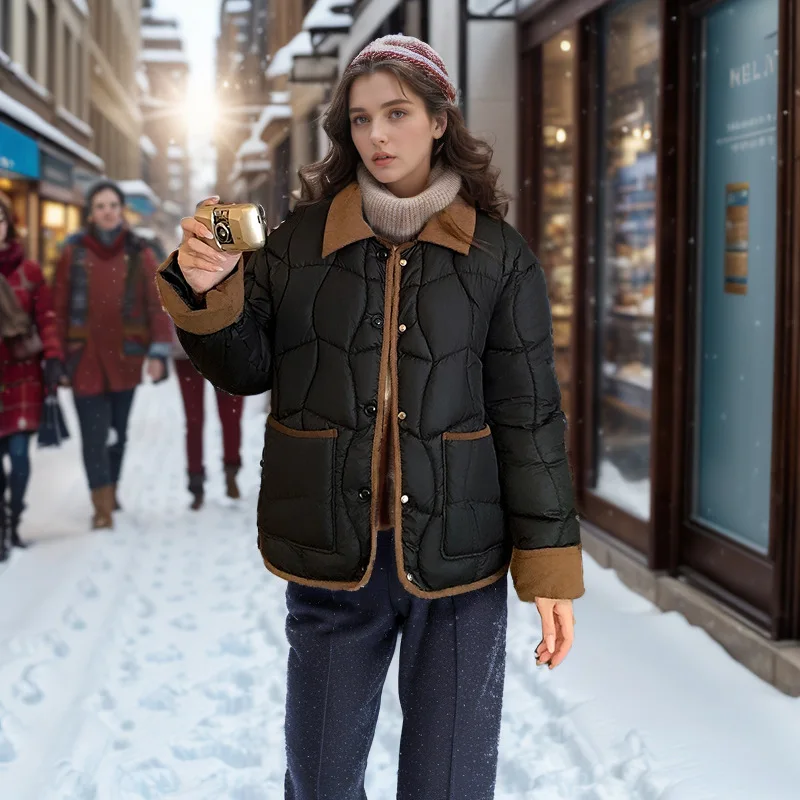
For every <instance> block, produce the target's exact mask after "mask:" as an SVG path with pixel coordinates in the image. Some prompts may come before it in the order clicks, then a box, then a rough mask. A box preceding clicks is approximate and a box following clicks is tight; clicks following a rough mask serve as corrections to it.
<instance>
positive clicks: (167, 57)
mask: <svg viewBox="0 0 800 800" xmlns="http://www.w3.org/2000/svg"><path fill="white" fill-rule="evenodd" d="M140 59H141V61H142V62H144V63H145V64H186V65H187V66H188V65H189V60H188V59H187V58H186V53H184V52H183V50H159V49H156V48H154V47H149V48H147V49H146V50H142V52H141V55H140Z"/></svg>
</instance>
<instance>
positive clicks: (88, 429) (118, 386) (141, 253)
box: [54, 181, 172, 528]
mask: <svg viewBox="0 0 800 800" xmlns="http://www.w3.org/2000/svg"><path fill="white" fill-rule="evenodd" d="M124 207H125V195H124V194H123V192H122V190H121V189H120V188H119V186H117V185H116V184H115V183H112V182H111V181H101V182H99V183H97V184H95V185H94V186H93V187H92V188H91V189H90V191H89V195H88V197H87V209H86V210H87V225H86V228H85V229H84V230H81V231H80V232H78V233H76V234H74V235H73V236H70V237H69V238H68V239H67V241H66V243H65V246H64V250H63V252H62V255H61V258H60V259H59V262H58V267H57V270H56V279H55V286H54V305H55V311H56V318H57V320H58V330H59V335H60V337H61V341H62V342H63V344H64V353H65V361H66V371H67V377H68V379H69V381H70V383H71V384H72V391H73V395H74V397H75V407H76V409H77V412H78V419H79V421H80V427H81V438H82V441H83V461H84V466H85V468H86V475H87V478H88V481H89V488H90V489H91V492H92V503H93V505H94V518H93V521H92V526H93V527H94V528H113V520H112V515H111V512H112V511H114V510H117V509H118V508H119V502H118V501H117V495H116V490H117V483H118V482H119V476H120V471H121V468H122V460H123V456H124V453H125V444H126V442H127V428H128V417H129V414H130V410H131V405H132V403H133V395H134V391H135V390H136V387H137V386H138V385H139V383H140V382H141V377H142V365H143V363H144V362H145V360H146V362H147V363H146V371H147V374H148V375H149V376H150V378H151V379H152V380H153V382H154V383H156V382H158V381H161V380H164V379H165V378H166V377H167V358H168V356H169V353H170V347H171V341H172V330H171V323H170V321H169V317H168V316H167V315H166V314H165V313H164V311H163V310H162V308H161V303H160V300H159V298H158V294H157V292H156V288H155V282H154V276H155V272H156V269H157V267H158V264H157V263H156V258H155V256H154V255H153V252H152V250H151V249H150V247H149V246H148V245H147V244H146V243H145V242H144V241H143V240H142V239H140V238H139V237H137V236H136V235H135V234H134V233H133V232H132V231H131V230H130V229H129V228H128V226H127V225H126V223H125V219H124V216H123V209H124ZM111 429H113V430H114V432H115V434H116V436H115V441H114V443H113V444H111V445H109V444H108V437H109V432H110V430H111Z"/></svg>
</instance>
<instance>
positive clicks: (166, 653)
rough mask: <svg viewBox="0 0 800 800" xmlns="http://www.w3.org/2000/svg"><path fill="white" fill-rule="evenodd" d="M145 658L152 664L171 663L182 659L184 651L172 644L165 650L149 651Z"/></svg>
mask: <svg viewBox="0 0 800 800" xmlns="http://www.w3.org/2000/svg"><path fill="white" fill-rule="evenodd" d="M145 660H146V661H149V662H150V663H151V664H170V663H172V662H174V661H182V660H183V653H182V652H181V651H180V650H178V648H177V647H175V645H174V644H172V645H170V646H169V647H167V648H166V649H164V650H158V651H155V652H152V653H148V654H147V655H146V656H145Z"/></svg>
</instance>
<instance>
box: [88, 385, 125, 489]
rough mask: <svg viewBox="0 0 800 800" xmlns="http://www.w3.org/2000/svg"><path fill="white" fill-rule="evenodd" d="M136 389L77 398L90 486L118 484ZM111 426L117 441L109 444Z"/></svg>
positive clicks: (93, 487)
mask: <svg viewBox="0 0 800 800" xmlns="http://www.w3.org/2000/svg"><path fill="white" fill-rule="evenodd" d="M134 392H135V390H134V389H130V390H129V391H126V392H106V393H105V394H95V395H90V396H89V397H76V398H75V408H76V410H77V412H78V421H79V423H80V426H81V441H82V444H83V465H84V467H85V468H86V477H87V478H88V479H89V488H90V489H100V488H102V487H103V486H110V485H111V484H116V483H119V475H120V472H121V470H122V459H123V458H124V456H125V445H126V444H127V442H128V417H129V416H130V413H131V406H132V405H133V395H134ZM112 428H113V429H114V432H115V433H116V436H117V440H116V442H114V444H112V445H111V446H109V444H108V434H109V431H110V430H111V429H112Z"/></svg>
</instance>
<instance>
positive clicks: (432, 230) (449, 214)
mask: <svg viewBox="0 0 800 800" xmlns="http://www.w3.org/2000/svg"><path fill="white" fill-rule="evenodd" d="M476 219H477V214H476V213H475V209H474V208H473V207H472V206H470V205H469V203H467V202H466V201H465V200H464V199H463V198H461V197H457V198H456V199H455V200H454V201H453V202H452V203H451V204H450V205H449V206H448V207H447V208H446V209H445V210H444V211H441V212H439V213H438V214H436V215H435V216H433V217H431V219H430V220H428V223H427V224H426V225H425V227H424V228H423V229H422V230H421V231H420V234H419V236H418V237H417V239H419V241H421V242H430V243H431V244H438V245H441V246H442V247H447V248H449V249H450V250H455V252H456V253H461V255H462V256H465V255H468V253H469V248H470V245H469V242H470V241H472V238H473V236H474V235H475V223H476ZM448 226H449V227H452V228H455V229H456V230H459V231H462V232H463V234H464V240H462V239H461V238H459V237H458V236H455V235H454V234H453V233H451V232H450V231H449V230H448ZM375 235H376V234H375V232H374V231H373V230H372V228H370V226H369V225H368V224H367V221H366V220H365V219H364V212H363V210H362V206H361V189H360V188H359V186H358V183H356V182H353V183H351V184H350V185H349V186H346V187H345V188H344V189H342V191H341V192H339V194H337V195H336V197H334V198H333V202H332V203H331V207H330V208H329V209H328V219H327V221H326V223H325V237H324V238H323V240H322V257H323V258H327V256H329V255H330V254H331V253H333V252H335V251H336V250H341V249H342V248H343V247H347V245H349V244H353V242H359V241H361V240H362V239H370V238H372V237H373V236H375Z"/></svg>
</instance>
